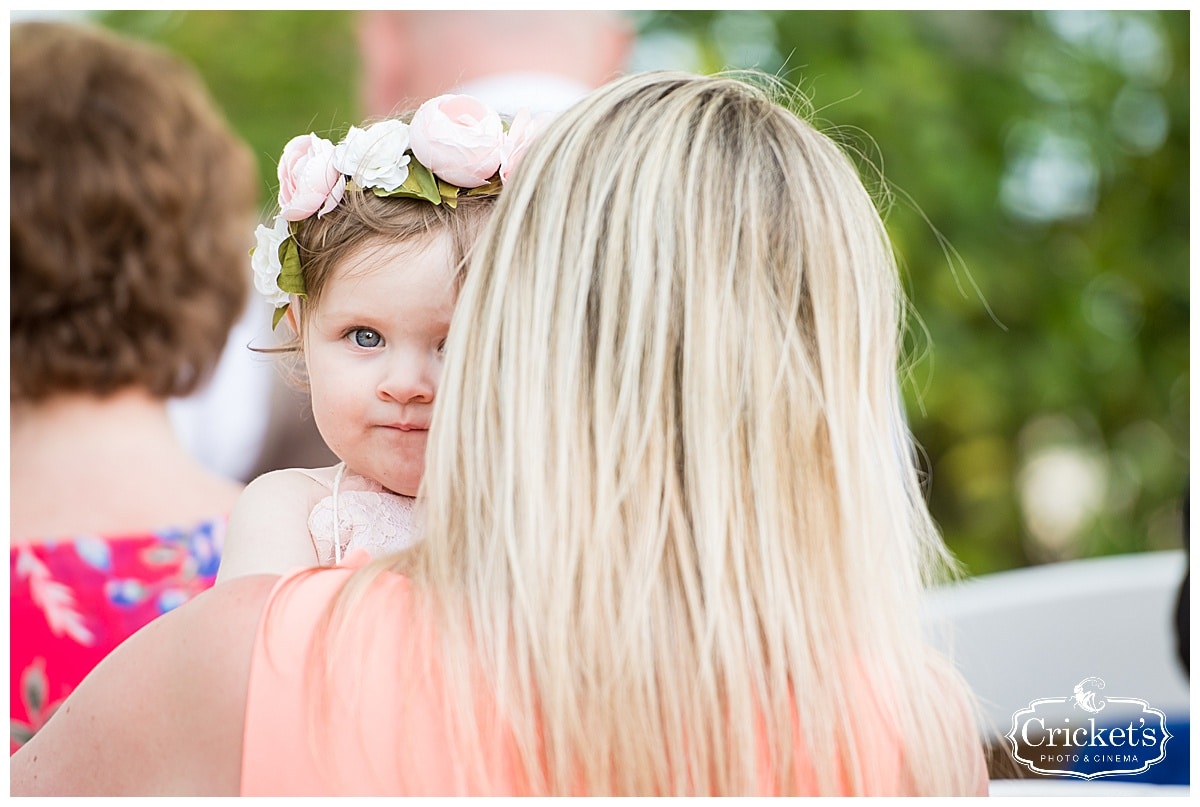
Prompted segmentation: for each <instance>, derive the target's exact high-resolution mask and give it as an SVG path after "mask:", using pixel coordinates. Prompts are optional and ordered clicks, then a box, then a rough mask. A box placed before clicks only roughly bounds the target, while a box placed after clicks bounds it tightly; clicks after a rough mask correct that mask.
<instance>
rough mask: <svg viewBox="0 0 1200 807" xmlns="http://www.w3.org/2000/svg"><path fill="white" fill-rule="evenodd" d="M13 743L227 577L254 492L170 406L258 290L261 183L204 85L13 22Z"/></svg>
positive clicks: (151, 58) (124, 45)
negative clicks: (235, 509) (161, 620)
mask: <svg viewBox="0 0 1200 807" xmlns="http://www.w3.org/2000/svg"><path fill="white" fill-rule="evenodd" d="M10 55H11V71H12V72H11V83H10V94H11V129H10V134H11V139H10V144H11V153H10V157H11V162H10V165H11V172H12V174H11V177H12V193H11V206H10V209H11V216H10V221H11V236H12V251H11V259H12V279H11V292H12V303H11V314H10V327H11V353H10V360H11V382H12V386H11V407H12V419H11V452H12V453H11V460H12V465H11V485H12V489H11V493H12V510H11V524H10V526H11V537H12V540H11V549H10V553H9V557H10V579H11V600H10V604H11V620H12V622H11V625H12V639H11V665H12V666H11V682H12V683H11V697H12V700H11V708H12V723H11V726H12V733H11V748H12V749H14V750H15V749H16V748H17V747H19V746H20V745H21V744H22V743H24V742H25V741H26V740H27V739H28V738H29V737H30V736H32V734H33V733H34V732H35V731H36V730H37V729H38V728H39V727H40V726H41V724H42V723H44V722H45V720H46V719H48V717H49V715H50V714H51V713H52V712H53V711H54V709H55V707H56V705H57V704H58V702H59V701H61V699H62V698H64V697H65V696H66V695H67V694H68V693H69V692H70V691H71V690H73V689H74V688H75V687H76V686H77V685H78V683H79V682H80V681H81V680H82V679H83V677H84V676H85V675H86V674H87V673H88V671H89V670H90V669H91V668H92V667H94V666H95V665H96V663H97V662H98V661H99V660H100V659H101V658H102V657H103V656H104V655H105V654H106V653H107V652H108V651H109V650H111V649H112V648H113V647H115V646H116V645H117V644H119V643H120V642H121V641H122V640H124V639H125V638H126V637H128V636H129V635H130V634H132V633H133V632H135V631H136V630H137V629H139V628H140V627H142V626H143V625H144V624H146V623H147V622H148V621H150V620H151V619H153V618H154V617H156V616H157V615H159V614H161V613H163V612H165V611H168V610H170V609H172V608H174V607H175V606H177V605H179V604H180V603H182V602H184V601H185V600H187V599H189V598H190V597H191V596H193V595H194V594H196V593H198V592H200V591H201V590H203V589H205V588H207V587H208V586H210V585H211V584H212V581H213V578H214V576H215V574H216V570H217V564H218V562H219V559H220V549H221V542H222V536H223V532H224V525H225V520H226V517H227V514H228V512H229V510H230V508H231V507H232V505H233V502H234V500H235V499H236V497H237V496H238V494H239V492H240V490H241V484H240V483H238V482H235V481H231V480H228V479H224V478H221V477H219V476H216V475H214V474H212V473H211V472H209V471H207V470H205V469H204V468H203V467H202V466H201V465H200V464H199V463H198V462H197V461H196V460H195V459H194V458H193V456H192V455H191V454H190V453H189V452H187V451H186V450H185V448H184V447H183V446H182V445H181V444H180V442H179V441H178V439H177V437H176V432H175V431H174V429H173V428H172V426H171V423H170V421H169V420H168V415H167V401H168V399H169V398H171V397H173V396H180V395H186V394H188V393H190V392H192V391H193V390H195V389H196V388H197V387H198V386H199V385H200V384H201V383H203V382H204V381H205V379H206V378H207V377H208V375H209V374H210V372H211V370H212V368H213V366H214V365H215V363H216V361H217V359H218V357H219V356H220V354H221V351H222V348H223V346H224V344H225V342H226V338H227V337H228V334H229V331H230V328H231V326H232V325H233V323H234V320H235V318H236V317H237V316H238V314H239V313H240V312H241V310H242V307H243V303H244V301H245V299H246V295H247V292H248V284H249V272H248V259H247V251H248V249H249V247H250V243H248V239H247V237H246V233H247V232H248V228H249V227H250V226H251V224H252V222H253V220H254V216H255V205H256V201H257V199H256V190H255V177H256V176H257V172H256V170H255V165H254V161H253V157H252V155H251V153H250V151H249V149H248V148H247V147H246V145H245V144H244V143H243V142H242V141H241V140H240V139H239V138H238V137H237V136H236V135H235V134H234V133H233V132H232V130H231V129H230V127H229V125H228V124H227V123H226V121H225V120H224V118H223V117H222V116H221V114H220V113H219V112H218V110H217V109H216V107H215V105H214V103H213V101H212V99H211V98H210V97H209V95H208V93H207V91H206V89H205V88H204V86H203V84H202V83H201V81H200V79H199V78H198V76H197V75H196V73H195V72H194V71H193V70H192V69H191V68H190V67H189V66H188V65H186V64H185V63H183V62H182V61H181V60H179V59H177V58H176V57H174V56H171V55H169V54H167V53H165V52H163V51H160V50H158V49H155V48H152V47H150V46H148V45H144V44H140V43H135V42H134V41H132V40H128V39H124V38H121V37H118V36H117V35H115V34H112V33H108V32H105V31H102V30H100V29H93V28H90V27H85V26H78V25H67V24H55V23H28V24H22V25H17V26H14V27H13V28H12V31H11V53H10Z"/></svg>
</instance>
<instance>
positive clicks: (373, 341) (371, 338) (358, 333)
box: [351, 328, 383, 347]
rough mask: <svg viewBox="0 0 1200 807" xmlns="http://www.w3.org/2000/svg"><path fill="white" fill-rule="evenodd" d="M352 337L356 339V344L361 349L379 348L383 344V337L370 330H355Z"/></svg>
mask: <svg viewBox="0 0 1200 807" xmlns="http://www.w3.org/2000/svg"><path fill="white" fill-rule="evenodd" d="M351 336H352V337H354V344H356V345H358V346H359V347H379V345H380V344H381V343H382V342H383V337H382V336H380V335H379V332H378V331H372V330H371V329H369V328H355V329H354V331H352V332H351Z"/></svg>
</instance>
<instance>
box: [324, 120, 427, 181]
mask: <svg viewBox="0 0 1200 807" xmlns="http://www.w3.org/2000/svg"><path fill="white" fill-rule="evenodd" d="M408 145H409V144H408V124H406V123H404V122H403V121H398V120H384V121H380V122H379V123H376V124H373V125H371V126H368V127H367V128H366V129H359V128H358V127H357V126H351V127H350V131H349V132H347V133H346V137H345V138H344V139H343V140H342V142H341V143H339V144H338V145H337V148H336V149H335V150H334V156H333V164H334V165H335V166H336V167H337V169H338V170H339V171H341V172H342V173H343V174H345V175H346V176H349V177H351V178H352V179H353V180H354V182H355V184H357V185H358V186H359V187H360V188H382V189H383V190H385V191H387V192H389V193H390V192H391V191H394V190H396V188H399V187H400V186H401V185H403V184H404V180H406V179H408V163H409V161H410V160H411V159H412V158H411V157H410V156H409V155H407V154H405V153H404V152H406V151H408Z"/></svg>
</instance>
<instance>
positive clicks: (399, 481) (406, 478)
mask: <svg viewBox="0 0 1200 807" xmlns="http://www.w3.org/2000/svg"><path fill="white" fill-rule="evenodd" d="M376 481H377V482H379V484H381V485H383V486H384V487H385V488H386V489H387V490H389V491H391V492H392V493H395V494H398V495H400V496H408V497H409V498H413V497H415V496H416V495H417V489H418V488H419V487H420V486H421V477H420V475H413V474H394V475H393V474H386V475H384V477H383V478H382V479H377V480H376Z"/></svg>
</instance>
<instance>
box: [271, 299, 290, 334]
mask: <svg viewBox="0 0 1200 807" xmlns="http://www.w3.org/2000/svg"><path fill="white" fill-rule="evenodd" d="M288 305H289V304H288V303H284V304H283V305H281V306H279V308H276V309H275V313H273V314H271V330H275V326H276V325H278V324H279V320H281V319H283V315H284V314H286V313H287V310H288Z"/></svg>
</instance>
